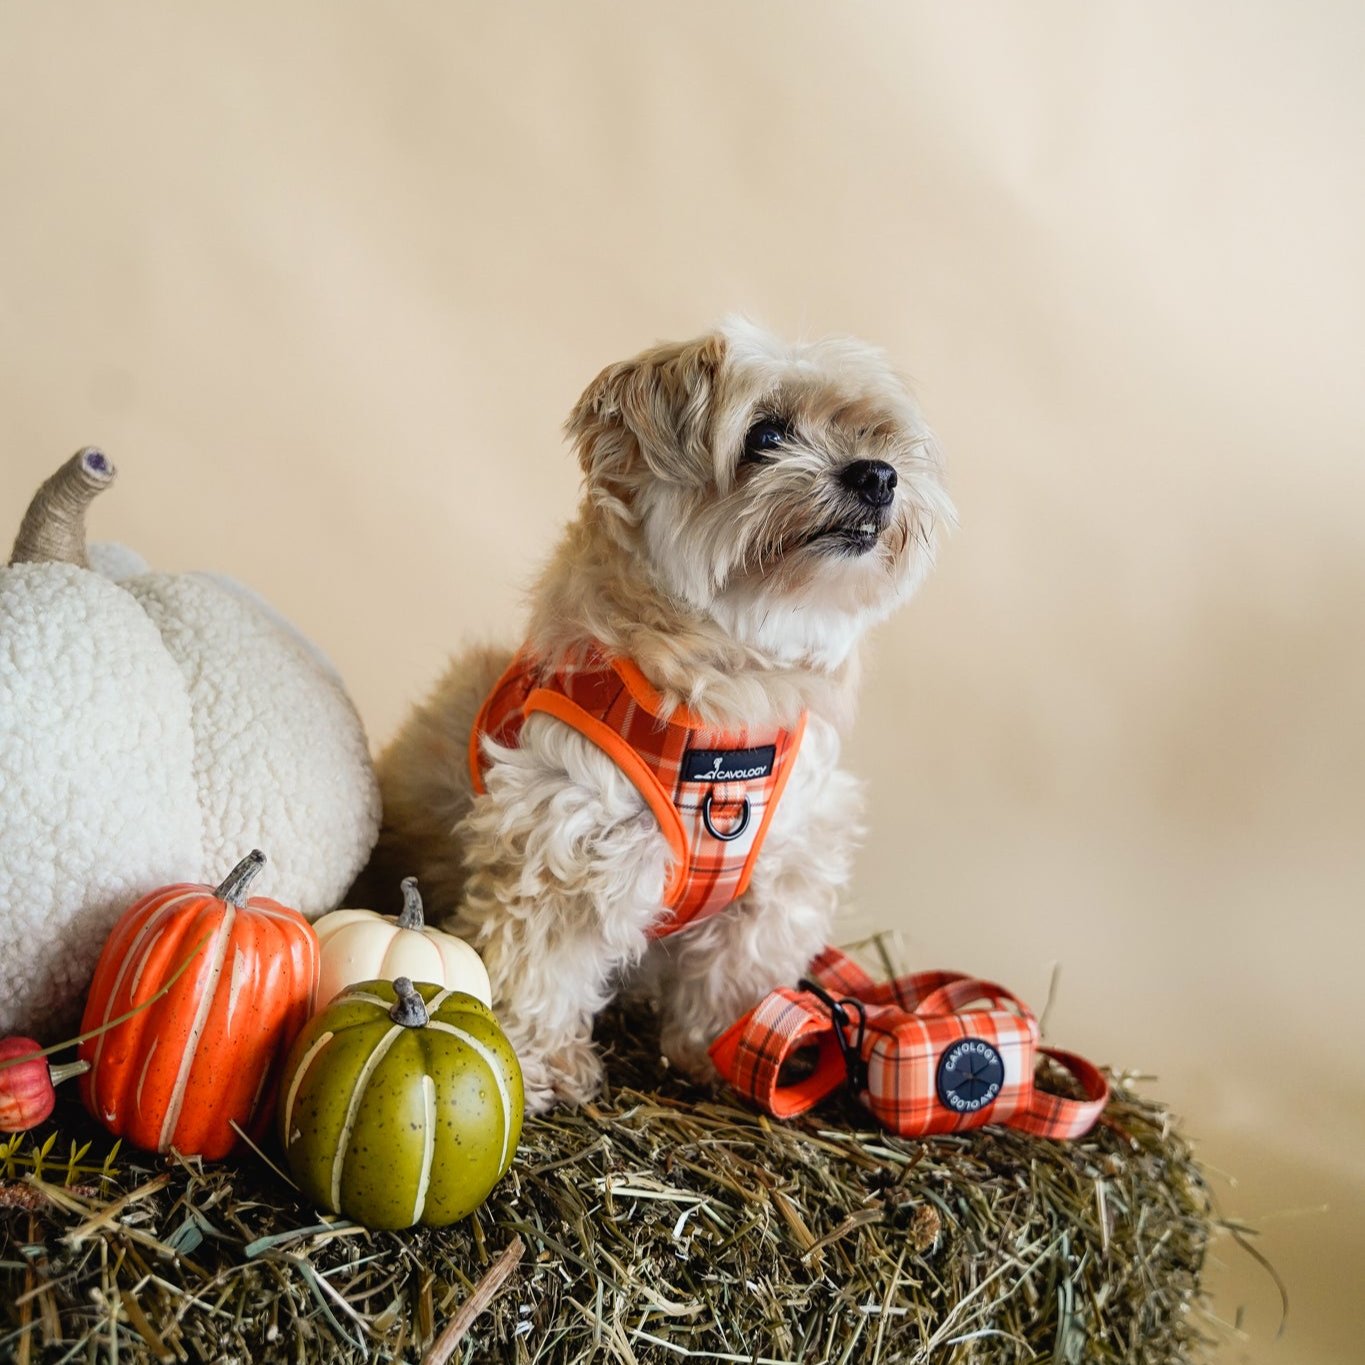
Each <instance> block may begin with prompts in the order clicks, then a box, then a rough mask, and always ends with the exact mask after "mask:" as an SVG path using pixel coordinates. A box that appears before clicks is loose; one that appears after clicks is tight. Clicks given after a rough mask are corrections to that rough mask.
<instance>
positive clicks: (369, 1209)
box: [277, 981, 525, 1228]
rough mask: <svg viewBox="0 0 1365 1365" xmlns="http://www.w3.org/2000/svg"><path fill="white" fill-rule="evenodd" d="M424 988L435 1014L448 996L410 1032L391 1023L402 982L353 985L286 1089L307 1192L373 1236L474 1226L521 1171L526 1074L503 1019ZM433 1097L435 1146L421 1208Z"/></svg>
mask: <svg viewBox="0 0 1365 1365" xmlns="http://www.w3.org/2000/svg"><path fill="white" fill-rule="evenodd" d="M415 988H416V990H417V991H418V993H419V994H420V995H421V996H422V999H423V1000H424V1001H426V1002H427V1004H428V1006H430V1005H431V1002H433V1001H436V1000H437V998H438V997H443V998H442V999H441V1000H440V1002H439V1003H438V1004H437V1006H436V1008H435V1010H434V1011H433V1012H432V1014H431V1018H430V1022H429V1023H428V1024H426V1025H425V1026H421V1027H417V1028H405V1027H403V1026H401V1025H397V1024H395V1023H394V1022H393V1021H392V1020H391V1019H390V1018H389V1013H388V1011H389V1008H390V1006H391V1005H392V1004H393V1003H394V1002H395V1001H396V1000H397V995H396V994H395V992H394V988H393V984H392V983H391V982H388V981H365V982H361V983H360V984H358V985H355V986H349V987H347V989H346V990H344V991H343V992H342V993H341V994H340V995H338V996H337V997H336V998H335V999H334V1000H333V1001H332V1003H331V1004H330V1005H328V1006H327V1008H326V1009H324V1010H322V1011H321V1012H320V1013H318V1014H316V1015H314V1017H313V1018H312V1019H311V1020H310V1021H309V1023H308V1025H307V1027H306V1028H305V1029H304V1030H303V1032H302V1033H301V1034H300V1035H299V1037H298V1039H297V1040H296V1041H295V1043H294V1046H293V1047H292V1048H291V1049H290V1052H289V1057H288V1060H287V1061H286V1063H285V1069H284V1078H283V1081H282V1082H281V1086H280V1105H279V1112H278V1116H277V1124H278V1128H279V1135H280V1142H281V1143H282V1145H283V1147H284V1151H285V1156H286V1157H287V1159H288V1162H289V1169H290V1171H291V1172H292V1173H293V1176H294V1179H295V1180H296V1181H297V1182H298V1184H299V1188H300V1189H301V1190H303V1192H304V1193H305V1194H306V1195H307V1196H308V1197H309V1198H310V1199H312V1200H314V1201H315V1202H316V1203H317V1204H318V1205H319V1206H321V1207H322V1208H326V1209H330V1210H332V1212H334V1213H340V1214H342V1215H344V1216H345V1217H347V1218H350V1219H353V1220H354V1221H355V1222H357V1223H363V1224H364V1225H365V1226H366V1227H371V1228H404V1227H411V1226H412V1225H413V1224H414V1223H424V1224H426V1225H427V1226H429V1227H441V1226H443V1225H444V1224H446V1223H453V1222H454V1221H455V1220H456V1219H457V1218H463V1217H464V1216H465V1215H466V1214H468V1213H471V1212H472V1211H473V1210H474V1209H476V1208H477V1207H478V1206H479V1205H480V1204H482V1203H483V1201H484V1200H485V1199H486V1198H487V1197H488V1193H489V1191H490V1190H492V1188H493V1186H494V1185H495V1184H496V1183H497V1182H498V1180H499V1179H500V1178H501V1177H502V1175H503V1174H504V1172H506V1170H507V1168H508V1166H510V1165H511V1163H512V1157H513V1156H514V1155H515V1153H516V1149H517V1141H518V1139H519V1138H520V1136H521V1120H522V1111H523V1108H524V1105H525V1100H524V1096H523V1092H522V1083H521V1067H520V1065H519V1064H518V1063H517V1058H516V1054H515V1053H514V1052H513V1051H512V1047H511V1044H510V1043H508V1041H507V1039H506V1038H505V1037H504V1036H503V1032H502V1029H501V1028H499V1027H498V1023H497V1020H496V1019H495V1018H494V1017H493V1012H492V1011H491V1010H490V1009H489V1008H488V1007H487V1006H486V1005H484V1004H483V1003H481V1002H480V1001H478V1000H476V999H475V998H474V997H473V996H472V995H466V994H464V993H463V992H462V991H447V990H445V989H444V988H443V987H440V986H435V985H432V984H430V983H428V982H421V981H419V982H416V983H415ZM444 1026H450V1027H453V1028H457V1029H459V1030H460V1032H461V1033H462V1034H464V1035H466V1037H467V1038H471V1039H473V1040H474V1042H475V1043H476V1044H478V1045H480V1046H481V1047H482V1049H483V1051H484V1052H485V1053H487V1054H490V1055H491V1058H492V1060H493V1062H494V1064H495V1065H496V1066H497V1068H498V1073H499V1074H500V1075H501V1077H502V1082H503V1085H502V1090H501V1091H500V1090H499V1087H498V1085H497V1082H496V1079H495V1077H494V1074H493V1072H492V1071H491V1070H490V1067H489V1063H488V1061H487V1060H486V1059H485V1057H484V1056H483V1055H480V1052H479V1048H478V1047H475V1046H471V1045H470V1043H469V1042H467V1041H465V1039H463V1038H460V1037H457V1036H456V1035H455V1034H453V1033H449V1032H446V1031H445V1028H444ZM395 1030H397V1032H395ZM327 1034H331V1038H330V1039H327V1041H325V1042H324V1041H322V1040H323V1039H324V1038H325V1037H326V1035H327ZM315 1045H317V1046H316V1050H314V1051H313V1052H312V1056H311V1058H310V1057H309V1056H308V1054H309V1052H310V1050H312V1049H314V1048H315ZM379 1049H384V1051H383V1055H382V1056H381V1057H380V1058H379V1059H378V1060H377V1061H374V1063H373V1068H372V1070H371V1071H370V1074H369V1076H368V1078H366V1077H365V1076H364V1075H363V1072H364V1071H365V1068H366V1065H367V1063H370V1062H371V1061H372V1059H373V1058H374V1056H375V1053H376V1051H377V1050H379ZM301 1068H302V1071H301ZM425 1077H430V1078H431V1081H432V1085H431V1086H430V1087H427V1086H426V1085H424V1078H425ZM504 1092H505V1103H504ZM428 1093H432V1108H431V1110H430V1112H431V1113H432V1114H433V1115H434V1124H433V1125H432V1127H433V1129H434V1138H433V1139H432V1152H431V1161H430V1177H429V1182H428V1186H427V1191H426V1197H425V1200H421V1199H420V1198H419V1189H420V1185H421V1178H422V1169H423V1164H424V1161H425V1159H426V1151H427V1142H428V1134H427V1128H428V1113H429V1110H428V1099H427V1096H428ZM348 1114H350V1115H351V1120H350V1126H349V1138H347V1136H346V1132H347V1118H348ZM343 1141H344V1142H345V1150H344V1152H343V1153H342V1156H341V1161H340V1164H339V1166H338V1164H337V1152H338V1148H339V1147H340V1146H341V1145H342V1143H343ZM334 1178H335V1179H334Z"/></svg>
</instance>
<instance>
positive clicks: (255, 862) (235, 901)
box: [213, 848, 265, 910]
mask: <svg viewBox="0 0 1365 1365" xmlns="http://www.w3.org/2000/svg"><path fill="white" fill-rule="evenodd" d="M264 866H265V854H264V853H262V852H261V850H260V849H259V848H253V849H252V850H251V852H250V853H248V854H247V855H246V857H245V858H243V859H242V861H241V862H240V863H238V864H237V866H236V867H234V868H233V869H232V871H231V872H229V873H228V874H227V876H226V877H224V878H223V880H222V882H221V884H220V885H219V886H218V888H217V890H215V891H214V893H213V894H214V896H215V897H217V899H218V900H220V901H227V903H228V904H229V905H231V906H232V907H234V909H237V910H240V909H241V908H242V907H243V906H244V905H245V904H246V889H247V887H248V886H250V885H251V883H252V882H253V881H254V880H255V878H256V874H257V873H258V872H259V871H260V870H261V868H263V867H264Z"/></svg>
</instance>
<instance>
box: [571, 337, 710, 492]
mask: <svg viewBox="0 0 1365 1365" xmlns="http://www.w3.org/2000/svg"><path fill="white" fill-rule="evenodd" d="M724 358H725V339H724V338H723V337H722V336H721V335H719V334H718V333H711V334H708V335H707V336H704V337H701V338H699V339H698V340H696V341H688V342H682V343H675V344H672V345H667V346H657V347H655V348H654V349H653V350H650V351H645V352H644V353H643V354H642V355H638V356H636V357H635V359H633V360H626V361H622V362H620V363H619V364H616V365H609V366H608V367H607V368H606V369H605V370H603V371H602V373H601V374H599V375H598V376H597V378H596V379H594V380H593V381H592V383H591V384H589V385H588V387H587V389H586V391H585V392H584V394H583V396H582V397H581V398H580V399H579V400H578V402H577V404H576V405H575V407H574V410H573V412H571V413H570V414H569V420H568V422H567V423H565V428H564V429H565V432H566V433H567V435H568V436H569V439H570V440H572V441H573V443H574V446H575V448H576V450H577V452H578V459H579V463H580V464H581V465H582V466H583V473H584V475H585V477H586V479H587V481H588V484H589V487H590V489H591V490H592V491H593V492H595V493H601V494H605V495H607V496H608V497H610V498H611V499H613V500H616V501H621V502H627V503H628V502H629V492H630V489H631V487H632V485H633V484H634V483H635V482H636V481H637V480H638V479H639V478H640V477H641V476H642V475H644V474H648V475H652V476H653V477H654V478H657V479H666V480H669V481H670V482H691V481H692V480H693V479H696V478H698V477H705V474H706V471H707V470H708V469H709V468H710V454H709V440H708V436H709V425H710V414H711V398H712V393H713V390H714V388H715V384H716V378H717V375H718V373H719V371H720V367H721V363H722V361H723V360H724Z"/></svg>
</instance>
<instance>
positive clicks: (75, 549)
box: [9, 446, 115, 569]
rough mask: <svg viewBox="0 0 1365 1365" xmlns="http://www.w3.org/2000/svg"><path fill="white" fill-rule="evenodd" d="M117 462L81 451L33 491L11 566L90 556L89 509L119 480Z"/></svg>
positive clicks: (90, 449)
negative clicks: (87, 543) (87, 545)
mask: <svg viewBox="0 0 1365 1365" xmlns="http://www.w3.org/2000/svg"><path fill="white" fill-rule="evenodd" d="M114 473H115V470H114V466H113V465H112V464H111V463H110V462H109V460H108V459H107V457H106V456H105V455H104V453H103V452H102V451H99V450H96V449H95V447H94V446H86V447H85V449H84V450H78V451H77V452H76V453H75V454H74V455H73V456H72V457H71V458H70V459H69V460H68V461H67V462H66V463H65V464H64V465H62V467H61V468H60V469H59V470H57V472H56V473H55V474H54V475H52V477H51V478H50V479H48V480H47V482H46V483H44V484H43V486H42V487H41V488H40V489H39V490H38V491H37V492H36V493H35V494H34V495H33V501H32V502H31V503H29V505H28V511H27V512H25V513H24V520H23V521H22V522H21V523H20V526H19V534H18V535H17V536H16V537H15V539H14V549H13V550H12V551H11V552H10V557H9V562H10V563H11V564H75V565H77V566H78V567H79V568H82V569H86V568H89V567H90V566H89V562H88V561H87V560H86V557H85V511H86V508H88V507H89V506H90V504H91V503H92V502H93V501H94V499H95V494H96V493H99V492H100V491H101V490H102V489H105V488H108V487H109V485H110V484H111V483H113V481H114Z"/></svg>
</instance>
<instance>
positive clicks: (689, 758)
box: [682, 744, 777, 782]
mask: <svg viewBox="0 0 1365 1365" xmlns="http://www.w3.org/2000/svg"><path fill="white" fill-rule="evenodd" d="M776 759H777V746H776V745H775V744H764V745H761V746H760V747H759V748H757V749H689V750H688V751H687V752H686V753H685V754H684V755H683V762H682V780H683V781H684V782H747V781H749V780H750V779H752V778H756V777H767V776H768V774H769V773H770V772H772V770H773V763H774V762H775V761H776Z"/></svg>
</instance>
